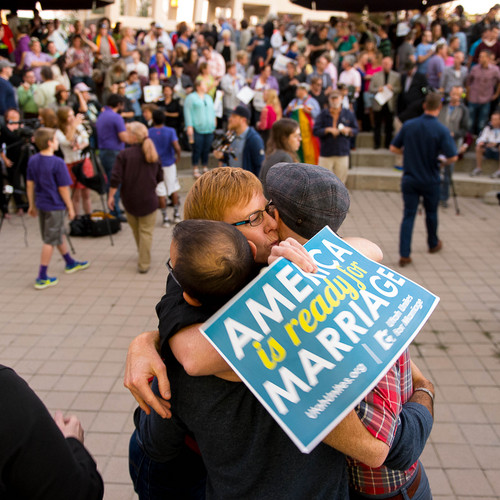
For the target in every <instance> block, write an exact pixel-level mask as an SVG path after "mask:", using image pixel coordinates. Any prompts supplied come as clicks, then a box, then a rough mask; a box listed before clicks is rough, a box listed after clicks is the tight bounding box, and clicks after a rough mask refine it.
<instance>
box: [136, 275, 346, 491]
mask: <svg viewBox="0 0 500 500" xmlns="http://www.w3.org/2000/svg"><path fill="white" fill-rule="evenodd" d="M171 281H172V280H170V281H169V286H168V292H167V294H166V295H165V296H164V297H163V298H162V300H161V302H160V303H159V304H158V306H157V313H158V316H159V318H160V335H161V340H162V353H163V355H164V356H165V358H166V359H165V361H166V364H167V371H168V377H169V379H170V384H171V389H172V399H171V403H172V415H173V416H172V419H170V420H162V419H161V418H153V419H151V420H150V421H149V423H148V424H147V429H143V430H142V431H140V433H141V438H142V439H143V442H144V440H146V441H149V443H148V442H144V446H145V448H146V449H149V450H150V452H151V453H152V454H153V455H154V456H155V459H157V460H159V459H161V458H162V456H161V455H162V454H165V458H166V459H167V457H168V458H172V457H173V456H175V453H176V450H178V449H179V447H180V446H181V445H182V436H181V435H182V432H183V430H186V431H189V432H190V433H191V434H192V435H193V436H194V438H195V439H196V442H197V443H198V446H199V448H200V451H201V454H202V457H203V461H204V463H205V466H206V468H207V472H208V479H207V499H218V500H219V499H220V500H223V499H227V500H234V499H238V500H244V499H248V500H257V499H258V500H260V499H273V500H274V499H276V498H286V499H297V500H303V499H312V498H314V499H346V498H348V478H347V469H346V462H345V458H344V456H343V455H342V454H341V453H339V452H338V451H336V450H334V449H333V448H331V447H329V446H326V445H324V444H320V445H318V446H317V447H316V448H315V449H314V450H313V451H312V452H311V453H309V454H303V453H301V452H300V451H299V449H298V448H297V447H296V446H295V444H294V443H293V442H292V441H291V439H290V438H289V437H288V436H287V435H286V434H285V432H284V431H283V430H282V429H281V427H279V425H278V424H277V423H276V422H275V421H274V419H273V418H272V417H271V415H270V414H269V413H268V412H267V411H266V410H265V409H264V407H263V406H262V405H261V404H260V403H259V401H258V400H257V399H256V398H255V397H254V396H253V394H252V393H251V392H250V391H249V390H248V389H247V387H246V386H245V385H244V384H243V383H241V382H228V381H225V380H222V379H220V378H218V377H214V376H209V377H191V376H189V375H187V374H186V372H185V371H184V369H183V368H182V366H181V365H180V364H179V363H178V362H177V361H176V360H175V358H174V356H173V354H172V353H171V351H170V350H169V349H168V342H167V341H166V340H167V339H168V338H169V337H170V336H171V335H173V334H174V333H176V332H177V331H178V330H179V327H182V326H187V325H189V324H193V323H197V322H201V321H204V320H205V319H208V317H209V316H210V315H211V314H212V313H213V312H214V311H212V310H205V311H204V310H203V308H201V307H198V308H196V307H192V306H189V305H188V304H187V303H185V302H184V301H183V299H182V292H181V289H180V288H179V287H178V286H177V285H176V284H175V283H172V282H171ZM181 325H182V326H181ZM181 335H182V334H181ZM145 423H146V422H143V424H145ZM162 435H163V437H165V439H163V438H162ZM155 441H156V443H155ZM160 443H161V444H160ZM169 448H171V449H169Z"/></svg>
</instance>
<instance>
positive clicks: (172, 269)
mask: <svg viewBox="0 0 500 500" xmlns="http://www.w3.org/2000/svg"><path fill="white" fill-rule="evenodd" d="M170 261H171V259H170V258H169V259H168V260H167V262H166V264H165V265H166V266H167V269H168V272H169V273H170V276H172V279H173V280H174V281H175V282H176V283H177V284H178V285H179V286H181V284H180V283H179V282H178V281H177V278H176V277H175V274H174V268H173V267H172V264H171V263H170ZM181 288H182V287H181Z"/></svg>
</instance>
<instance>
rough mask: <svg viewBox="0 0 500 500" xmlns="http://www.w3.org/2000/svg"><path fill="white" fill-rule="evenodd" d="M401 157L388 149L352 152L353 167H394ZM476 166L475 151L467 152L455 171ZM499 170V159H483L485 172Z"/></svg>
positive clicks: (467, 171)
mask: <svg viewBox="0 0 500 500" xmlns="http://www.w3.org/2000/svg"><path fill="white" fill-rule="evenodd" d="M400 161H401V159H400V157H399V156H398V155H394V154H392V153H391V152H390V151H389V150H388V149H384V148H381V149H372V148H356V149H355V150H354V151H352V152H351V165H352V166H353V167H388V168H393V167H394V165H395V164H396V163H397V162H400ZM475 166H476V156H475V153H474V152H468V153H465V155H464V157H463V158H462V159H461V160H459V161H457V163H456V164H455V172H464V173H470V172H472V170H473V169H474V168H475ZM496 170H498V161H496V160H483V172H484V175H486V176H488V175H490V174H492V173H493V172H495V171H496Z"/></svg>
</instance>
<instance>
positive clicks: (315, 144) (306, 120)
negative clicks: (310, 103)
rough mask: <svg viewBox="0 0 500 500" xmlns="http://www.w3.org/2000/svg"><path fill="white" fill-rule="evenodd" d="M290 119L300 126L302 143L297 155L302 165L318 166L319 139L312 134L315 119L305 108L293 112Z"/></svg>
mask: <svg viewBox="0 0 500 500" xmlns="http://www.w3.org/2000/svg"><path fill="white" fill-rule="evenodd" d="M290 118H292V120H295V121H296V122H298V124H299V128H300V134H301V135H302V143H301V145H300V149H299V150H298V151H297V155H298V157H299V159H300V161H301V162H302V163H310V164H312V165H317V164H318V158H319V139H318V138H317V137H315V136H314V135H313V133H312V131H313V119H312V117H311V115H310V114H309V113H306V112H305V111H304V109H303V108H297V109H294V110H293V111H292V113H291V114H290Z"/></svg>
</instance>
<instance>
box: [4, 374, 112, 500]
mask: <svg viewBox="0 0 500 500" xmlns="http://www.w3.org/2000/svg"><path fill="white" fill-rule="evenodd" d="M0 386H1V387H2V391H1V395H0V404H1V407H2V412H1V414H0V442H1V443H2V446H1V453H0V498H2V499H3V500H26V499H30V500H67V499H68V498H71V499H72V500H100V499H101V498H102V497H103V494H104V485H103V482H102V479H101V476H100V474H99V472H98V471H97V468H96V464H95V462H94V460H93V458H92V457H91V456H90V454H89V453H88V451H87V450H86V449H85V447H84V446H83V444H82V443H80V441H78V440H77V439H75V438H72V437H69V438H64V436H63V435H62V433H61V431H60V430H59V428H58V427H57V425H56V423H55V422H54V419H53V418H52V417H51V416H50V414H49V412H48V411H47V408H46V407H45V406H44V404H43V403H42V401H41V400H40V399H39V398H38V396H37V395H36V394H35V393H34V392H33V391H32V390H31V389H30V387H29V386H28V384H27V383H26V382H25V381H24V380H23V379H22V378H21V377H19V376H18V375H17V374H16V373H15V372H14V371H13V370H12V369H10V368H7V367H6V366H3V365H0Z"/></svg>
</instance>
